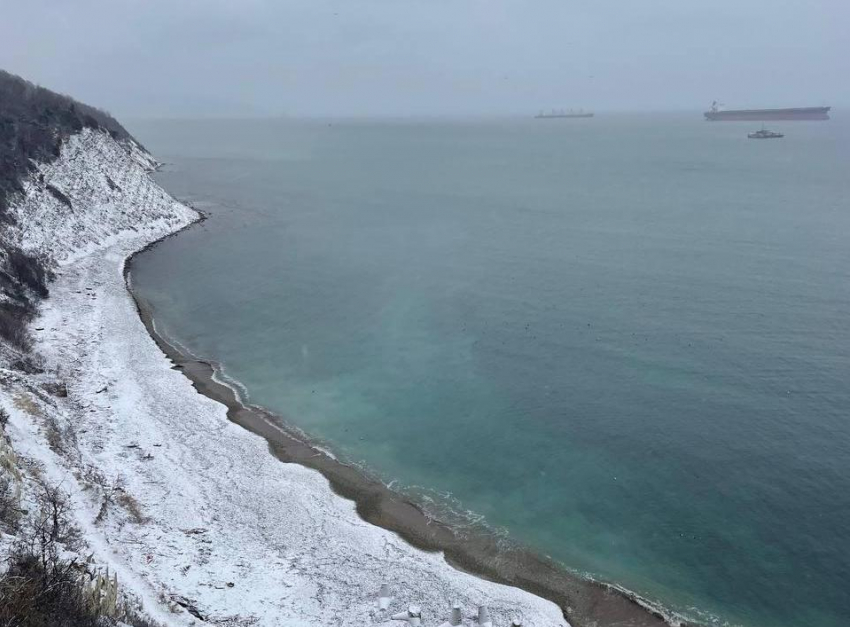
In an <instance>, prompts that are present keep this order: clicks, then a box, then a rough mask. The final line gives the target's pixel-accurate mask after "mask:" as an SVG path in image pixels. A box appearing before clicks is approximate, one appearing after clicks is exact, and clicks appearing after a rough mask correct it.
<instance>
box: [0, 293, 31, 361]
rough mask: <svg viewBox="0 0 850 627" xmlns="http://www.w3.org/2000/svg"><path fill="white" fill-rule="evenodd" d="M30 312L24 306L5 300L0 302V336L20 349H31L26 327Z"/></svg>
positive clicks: (27, 350)
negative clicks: (5, 301)
mask: <svg viewBox="0 0 850 627" xmlns="http://www.w3.org/2000/svg"><path fill="white" fill-rule="evenodd" d="M29 318H30V312H29V311H28V309H27V308H26V307H23V306H21V305H17V304H15V303H11V302H7V303H2V304H0V338H3V339H4V340H6V341H7V342H9V344H11V345H12V346H14V347H15V348H17V349H18V350H20V351H23V352H25V353H26V352H29V351H30V350H31V349H32V338H31V337H30V334H29V330H28V329H27V322H28V321H29Z"/></svg>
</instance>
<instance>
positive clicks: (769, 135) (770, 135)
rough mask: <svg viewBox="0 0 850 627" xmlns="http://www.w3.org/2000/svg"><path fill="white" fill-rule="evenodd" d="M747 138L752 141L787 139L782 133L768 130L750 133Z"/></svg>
mask: <svg viewBox="0 0 850 627" xmlns="http://www.w3.org/2000/svg"><path fill="white" fill-rule="evenodd" d="M747 137H749V138H750V139H781V138H782V137H785V135H783V134H782V133H777V132H776V131H769V130H767V129H766V128H763V129H761V130H760V131H756V132H755V133H748V134H747Z"/></svg>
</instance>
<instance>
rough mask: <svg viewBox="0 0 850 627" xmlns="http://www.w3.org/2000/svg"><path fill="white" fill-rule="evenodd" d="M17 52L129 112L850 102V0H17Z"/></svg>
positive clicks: (61, 82)
mask: <svg viewBox="0 0 850 627" xmlns="http://www.w3.org/2000/svg"><path fill="white" fill-rule="evenodd" d="M0 67H3V68H4V69H7V70H9V71H11V72H15V73H17V74H21V75H23V76H24V77H26V78H29V79H30V80H33V81H36V82H38V83H40V84H42V85H45V86H47V87H50V88H52V89H56V90H58V91H62V92H65V93H69V94H71V95H73V96H75V97H77V98H78V99H80V100H83V101H85V102H88V103H90V104H94V105H98V106H101V107H103V108H106V109H108V110H110V111H111V112H112V113H114V114H116V115H119V116H126V117H130V116H132V117H148V116H151V117H161V116H196V115H198V116H216V115H224V116H238V115H279V114H290V115H303V114H312V115H328V114H330V115H387V114H388V115H408V114H410V115H419V114H432V115H440V114H464V115H465V114H475V113H484V114H502V113H505V114H512V113H522V114H525V113H528V112H529V111H536V110H537V109H539V108H544V107H546V108H549V107H585V108H593V109H596V110H630V109H704V108H705V107H707V106H708V105H709V104H710V103H711V101H712V100H713V99H715V98H716V99H719V100H721V101H722V102H724V103H726V104H727V105H729V106H733V105H734V106H782V105H799V106H803V105H820V104H831V105H834V106H841V105H845V106H846V105H850V78H848V77H850V0H345V1H343V0H277V1H272V0H230V1H225V0H185V1H180V0H73V1H71V0H53V1H48V0H0Z"/></svg>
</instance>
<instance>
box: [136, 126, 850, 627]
mask: <svg viewBox="0 0 850 627" xmlns="http://www.w3.org/2000/svg"><path fill="white" fill-rule="evenodd" d="M835 117H836V118H838V119H834V120H832V121H830V122H828V123H798V124H787V125H778V126H777V127H776V128H778V129H779V130H783V131H785V132H786V138H785V139H784V140H781V141H751V140H747V139H746V132H747V131H749V130H752V129H751V128H749V127H748V126H747V125H740V124H711V123H706V122H703V121H702V120H701V119H700V116H699V114H693V115H686V114H676V115H672V114H671V115H668V116H663V115H642V116H625V115H622V116H611V117H609V118H605V117H597V118H596V119H594V120H585V121H578V120H575V121H546V122H539V121H538V122H535V121H521V120H516V121H508V120H503V121H498V120H493V121H479V122H472V121H419V122H417V121H385V122H374V121H372V122H370V121H334V122H332V123H327V122H319V121H314V122H294V121H226V122H221V121H218V122H216V121H194V122H185V121H184V122H176V121H174V122H145V123H138V124H137V125H136V126H135V127H134V128H133V129H131V130H133V131H134V132H135V133H136V134H137V136H138V137H139V138H140V139H141V140H142V141H143V142H144V143H145V144H146V145H147V146H148V147H149V148H150V149H151V150H152V151H153V152H154V153H155V154H157V155H158V156H159V157H160V158H162V159H164V160H167V161H169V162H170V165H169V166H168V167H167V168H166V169H165V170H164V171H163V172H161V173H160V174H159V180H160V181H161V182H162V183H163V184H164V185H165V187H166V188H167V189H169V190H170V191H171V192H172V193H174V194H175V195H177V196H179V197H182V198H187V199H190V200H193V201H195V202H198V203H199V204H200V205H201V206H202V207H204V208H206V209H207V210H208V211H209V212H210V214H211V216H212V217H211V218H210V219H209V220H208V221H207V222H206V223H204V224H203V225H202V226H201V227H198V228H195V229H193V230H190V231H188V232H186V233H184V234H182V235H180V236H179V237H177V238H172V239H169V240H167V241H165V242H164V243H163V244H162V245H160V246H158V247H157V248H156V249H154V250H153V251H150V252H148V253H146V254H144V255H142V256H141V257H140V258H139V259H138V262H137V264H136V267H135V270H134V273H133V280H134V282H135V285H136V286H137V288H138V290H139V292H140V293H141V294H142V295H143V296H144V297H145V298H146V299H148V300H149V301H150V302H152V303H153V305H154V306H155V308H156V316H157V319H158V322H159V324H160V325H161V326H162V327H163V328H164V330H165V331H166V333H168V334H169V335H171V336H172V337H174V338H176V339H178V340H179V341H180V342H182V343H183V344H185V345H186V346H188V347H189V348H190V349H191V350H192V351H193V352H194V353H196V354H198V355H200V356H203V357H207V358H212V359H215V360H218V361H220V362H222V363H223V364H224V367H225V368H226V371H227V373H228V374H229V375H230V376H232V377H234V378H235V379H237V380H238V381H240V382H241V383H242V384H244V385H245V387H246V389H247V393H248V395H249V397H250V399H251V401H253V402H256V403H259V404H262V405H264V406H266V407H269V408H271V409H273V410H275V411H276V412H277V413H279V414H280V415H281V416H283V417H284V418H285V419H287V420H289V421H291V422H292V423H294V424H296V425H297V426H299V427H301V428H303V429H304V430H305V431H307V432H308V433H310V434H311V435H313V436H314V437H316V438H319V439H321V440H323V441H325V442H327V443H328V444H329V445H330V446H331V447H332V448H333V449H334V450H335V451H337V452H338V453H339V454H342V455H344V456H345V457H346V458H348V459H351V460H355V461H362V462H363V463H365V464H366V465H367V466H368V467H369V468H371V469H372V470H374V471H375V472H377V473H379V474H380V475H381V476H383V477H384V478H385V479H386V480H388V481H389V480H395V481H397V483H396V484H395V485H398V486H406V487H408V488H411V487H417V486H418V487H419V489H420V490H424V491H426V493H427V494H429V495H431V496H433V497H437V496H438V495H439V498H441V499H442V500H443V501H444V502H448V503H451V504H452V505H453V506H454V507H458V508H462V509H468V510H470V511H471V512H474V513H475V514H476V515H480V516H483V517H484V520H486V522H487V523H488V524H490V525H492V526H494V527H497V528H504V529H506V530H507V531H508V532H509V534H510V536H511V537H512V538H514V539H516V540H518V541H521V542H524V543H527V544H529V545H531V546H533V547H536V548H537V549H539V550H540V551H542V552H543V553H546V554H548V555H551V556H552V557H554V558H556V559H558V560H560V561H562V562H563V563H564V564H566V565H568V566H569V567H571V568H575V569H578V570H581V571H586V572H590V573H593V574H595V575H597V576H601V577H603V578H606V579H608V580H612V581H615V582H618V583H621V584H622V585H624V586H626V587H628V588H630V589H633V590H636V591H638V592H640V593H642V594H644V595H646V596H648V597H650V598H653V599H658V600H660V601H662V602H664V603H665V604H666V605H667V606H668V607H672V608H676V609H678V610H679V611H683V612H685V613H686V614H688V615H691V616H698V617H701V618H702V619H703V620H717V621H719V622H724V621H728V622H730V623H732V624H741V625H746V626H752V627H756V626H758V627H771V626H776V627H791V626H792V625H793V626H798V625H807V626H810V627H811V626H823V627H833V626H834V627H837V626H839V625H846V624H847V621H848V617H850V523H848V521H850V327H849V326H848V315H850V176H848V173H850V124H848V123H847V121H846V120H843V119H842V116H841V115H840V112H839V114H837V115H836V116H835ZM281 524H286V521H281Z"/></svg>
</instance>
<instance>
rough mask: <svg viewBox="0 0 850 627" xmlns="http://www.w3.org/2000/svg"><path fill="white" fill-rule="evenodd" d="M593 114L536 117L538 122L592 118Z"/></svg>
mask: <svg viewBox="0 0 850 627" xmlns="http://www.w3.org/2000/svg"><path fill="white" fill-rule="evenodd" d="M592 117H593V114H592V113H571V114H567V115H535V116H534V119H536V120H555V119H559V118H592Z"/></svg>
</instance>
